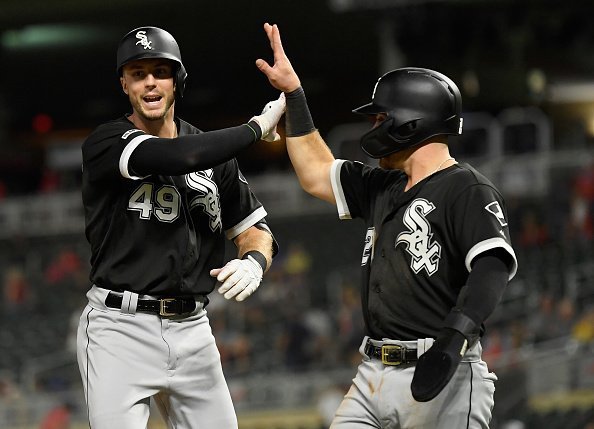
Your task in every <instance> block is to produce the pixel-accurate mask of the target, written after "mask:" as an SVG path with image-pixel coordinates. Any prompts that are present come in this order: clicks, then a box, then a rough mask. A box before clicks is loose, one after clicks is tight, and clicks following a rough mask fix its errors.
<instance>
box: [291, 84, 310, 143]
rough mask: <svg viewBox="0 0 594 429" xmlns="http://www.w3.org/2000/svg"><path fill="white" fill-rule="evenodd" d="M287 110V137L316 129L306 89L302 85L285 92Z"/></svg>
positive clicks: (304, 133)
mask: <svg viewBox="0 0 594 429" xmlns="http://www.w3.org/2000/svg"><path fill="white" fill-rule="evenodd" d="M285 97H286V100H287V111H286V113H285V132H286V135H287V137H299V136H304V135H306V134H309V133H311V132H312V131H315V130H316V127H315V125H314V123H313V119H312V117H311V113H310V112H309V107H308V106H307V99H306V98H305V91H303V88H302V87H301V86H300V87H299V88H297V89H296V90H294V91H291V92H289V93H285Z"/></svg>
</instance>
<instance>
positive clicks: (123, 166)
mask: <svg viewBox="0 0 594 429" xmlns="http://www.w3.org/2000/svg"><path fill="white" fill-rule="evenodd" d="M152 138H155V136H151V135H149V134H142V135H140V136H138V137H134V138H133V139H132V140H130V143H128V144H127V145H126V147H125V148H124V150H123V151H122V155H120V164H119V165H120V173H121V174H122V176H124V177H125V178H126V179H132V180H140V179H143V178H144V177H138V176H132V175H131V174H130V172H129V171H128V162H129V161H130V156H132V152H134V149H136V148H137V147H138V145H139V144H140V143H142V142H143V141H145V140H147V139H152Z"/></svg>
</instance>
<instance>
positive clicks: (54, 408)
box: [0, 0, 594, 429]
mask: <svg viewBox="0 0 594 429" xmlns="http://www.w3.org/2000/svg"><path fill="white" fill-rule="evenodd" d="M593 16H594V3H592V1H591V0H588V1H578V0H539V1H537V0H534V1H529V0H515V1H512V0H433V1H431V0H302V1H289V0H276V1H272V0H253V1H249V2H248V1H235V2H232V1H226V0H221V1H218V2H212V1H200V0H195V1H182V0H168V1H167V2H164V1H157V0H119V1H111V0H85V1H72V0H26V1H23V0H1V1H0V64H1V65H2V70H3V72H2V74H1V76H2V85H1V86H0V288H1V289H0V292H1V293H2V298H1V300H0V309H1V311H0V427H2V428H8V429H17V428H19V429H25V428H26V429H30V428H31V429H32V428H45V429H48V428H54V429H56V428H62V429H63V428H66V427H71V428H79V427H80V428H82V427H87V426H88V424H87V423H86V419H85V406H84V401H83V399H82V389H81V385H80V381H79V374H78V369H77V367H76V360H75V354H74V347H73V341H74V338H73V326H75V324H76V323H77V318H78V315H79V312H80V310H81V308H82V305H83V304H84V302H85V297H84V294H85V292H86V290H87V288H88V287H89V284H88V280H87V274H88V257H89V253H88V249H87V243H86V241H85V238H84V233H83V226H84V220H83V213H82V207H81V201H80V195H79V185H80V145H81V143H82V141H83V139H84V138H85V136H86V135H87V134H88V132H89V131H90V130H91V129H92V128H93V127H95V126H96V125H98V124H99V123H101V122H103V121H104V120H107V119H111V118H115V117H117V116H120V115H121V114H123V113H124V112H126V111H127V101H126V99H125V98H124V97H123V96H122V94H121V93H120V89H119V86H118V82H117V79H116V75H115V50H116V46H117V42H118V41H119V39H120V37H121V36H122V35H123V34H124V33H126V32H127V31H129V30H130V29H132V28H135V27H138V26H141V25H157V26H161V27H164V28H166V29H168V30H169V31H170V32H171V33H172V34H173V35H174V36H175V37H176V38H177V40H178V42H179V44H180V45H181V49H182V55H183V59H184V63H185V65H186V68H187V69H188V72H189V80H188V85H187V89H186V97H185V98H184V99H183V102H182V103H180V104H179V105H178V106H176V113H177V114H178V115H179V116H181V117H183V118H184V119H186V120H188V121H189V122H191V123H193V124H195V125H197V126H198V127H200V128H202V129H204V130H209V129H215V128H220V127H225V126H231V125H235V124H237V123H241V122H244V121H246V120H248V119H249V118H250V117H251V116H253V115H254V114H256V113H259V110H260V109H261V107H262V106H263V104H265V103H266V102H267V101H268V100H269V99H272V98H274V97H276V95H275V92H274V91H273V90H272V89H271V88H270V87H269V85H268V83H267V82H266V80H265V78H264V77H263V76H262V75H261V74H260V72H259V71H258V70H257V69H256V67H255V66H254V61H255V59H257V58H258V57H263V58H269V57H270V55H269V54H270V52H269V47H268V44H267V42H266V39H265V35H264V32H263V30H262V24H263V23H264V22H266V21H269V22H273V23H278V24H279V25H280V28H281V31H282V35H283V40H284V44H285V48H286V50H287V52H288V53H289V56H290V57H291V60H292V62H293V65H294V66H295V68H296V69H297V71H298V72H299V74H300V76H301V78H302V81H303V85H304V87H305V88H306V91H307V94H308V99H309V102H310V107H311V110H312V112H313V115H314V118H315V122H316V125H317V127H318V128H319V129H320V131H321V133H322V135H323V136H324V137H325V138H326V140H327V142H328V144H329V145H330V146H331V148H332V150H333V152H334V153H335V155H336V156H337V157H342V158H350V159H359V160H361V161H366V162H371V160H368V159H365V157H364V155H363V153H362V152H361V151H360V150H359V147H358V143H357V139H358V136H359V135H360V134H361V133H362V132H363V131H364V130H366V129H367V127H368V124H362V123H360V122H357V121H358V120H359V118H357V117H355V115H353V114H351V113H350V111H351V109H352V108H353V107H356V106H358V105H360V104H362V103H364V102H367V101H368V99H369V98H370V96H371V89H372V88H373V85H374V83H375V80H376V79H377V77H378V76H379V75H380V74H382V73H383V72H385V71H387V70H389V69H392V68H396V67H401V66H418V67H428V68H434V69H437V70H439V71H442V72H444V73H446V74H448V75H449V76H451V77H452V78H453V79H454V80H455V81H456V82H458V83H459V86H460V88H461V90H462V93H463V99H464V117H465V121H464V124H465V133H464V135H463V136H461V137H459V138H457V139H456V140H455V141H454V142H453V143H452V145H451V152H452V153H453V154H454V156H455V157H456V158H457V159H458V160H460V161H468V162H470V163H472V164H473V165H475V166H476V167H478V168H479V169H481V170H483V171H484V172H485V173H486V174H487V176H489V177H490V178H491V179H492V180H493V181H494V182H495V183H496V184H497V186H499V188H500V189H501V191H502V192H503V193H504V195H505V197H506V199H507V203H508V210H509V214H510V226H511V228H512V234H513V241H514V245H515V248H516V251H517V254H518V260H519V264H520V265H519V271H518V274H517V276H516V277H515V279H514V280H513V281H512V282H511V283H510V285H509V287H508V289H507V292H506V294H505V296H504V298H503V302H502V303H501V305H500V306H499V308H498V309H497V310H496V312H495V313H494V314H493V315H492V317H491V318H490V319H489V320H488V323H487V334H486V336H485V338H484V339H483V346H484V349H485V354H484V358H485V360H487V361H488V363H489V365H490V366H491V368H492V369H493V370H494V371H495V372H496V373H497V375H498V377H499V382H498V384H497V386H496V387H497V391H496V406H495V410H494V418H493V422H492V428H494V429H521V428H524V429H533V428H534V429H536V428H539V429H540V428H547V429H556V428H563V429H586V428H587V429H592V428H593V427H594V241H593V240H594V217H593V212H594V26H593V25H592V17H593ZM281 132H282V130H281ZM239 161H240V165H241V168H242V170H243V172H244V174H245V175H246V177H247V178H248V180H249V181H250V184H251V185H252V188H253V189H254V190H255V192H256V193H257V195H258V196H259V197H260V199H261V200H262V201H263V202H264V204H265V206H266V208H267V209H268V211H269V213H270V218H269V221H270V224H271V226H272V227H273V230H274V232H275V235H276V237H277V239H278V241H279V242H280V246H281V252H280V254H279V256H278V258H277V259H276V262H275V264H274V266H273V268H272V269H271V271H270V272H269V274H268V275H267V276H266V277H265V281H264V284H263V287H262V288H261V289H260V290H259V291H258V293H257V294H256V295H254V296H253V297H251V298H250V300H249V302H247V303H244V304H237V303H231V302H222V301H221V300H220V299H217V298H218V295H217V296H215V294H213V296H212V298H213V302H212V303H211V304H210V306H209V314H210V318H211V321H212V325H213V330H214V331H215V335H216V337H217V341H218V345H219V347H220V350H221V355H222V359H223V365H224V369H225V372H226V375H227V379H228V382H229V384H230V387H231V390H232V392H233V396H234V400H235V404H236V407H237V411H238V414H239V419H240V427H241V428H244V429H321V428H324V427H327V426H328V423H327V422H328V418H329V417H328V416H331V415H332V413H333V411H334V409H335V408H336V406H337V401H339V400H340V398H341V397H342V395H343V393H344V391H345V389H346V387H347V386H348V385H349V384H350V380H351V378H352V377H353V376H354V374H355V368H356V365H357V361H358V359H359V357H358V355H357V347H358V343H359V341H360V339H361V315H360V309H359V301H358V300H359V292H358V289H357V288H358V270H357V266H358V261H359V258H360V252H361V250H362V245H361V243H362V239H363V233H364V232H363V230H362V225H361V224H359V223H358V222H357V221H351V222H339V221H338V219H337V216H336V214H335V212H334V209H333V207H331V206H329V205H327V204H325V203H322V202H318V201H316V200H313V199H312V198H310V197H309V196H307V195H306V194H305V193H303V192H302V191H301V190H300V188H299V186H298V184H297V182H296V180H295V177H294V175H293V174H292V171H291V169H290V163H289V161H288V158H287V156H286V153H285V148H284V144H283V142H281V143H277V144H272V143H268V144H267V143H259V144H258V145H257V146H256V147H254V148H252V149H250V150H249V151H246V152H245V153H242V154H241V155H240V156H239ZM139 358H140V359H141V358H142V357H141V356H139ZM61 420H62V421H69V423H68V424H69V426H68V425H62V426H60V425H59V422H60V421H61ZM150 427H151V428H161V427H163V423H162V421H161V420H160V417H159V416H158V415H157V414H156V413H155V414H154V417H153V418H152V419H151V426H150Z"/></svg>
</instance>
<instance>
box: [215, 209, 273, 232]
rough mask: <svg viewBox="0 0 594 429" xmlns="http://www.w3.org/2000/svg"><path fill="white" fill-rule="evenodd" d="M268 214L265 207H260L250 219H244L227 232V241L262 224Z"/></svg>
mask: <svg viewBox="0 0 594 429" xmlns="http://www.w3.org/2000/svg"><path fill="white" fill-rule="evenodd" d="M267 214H268V213H266V210H265V209H264V207H258V208H257V209H256V210H254V211H253V212H252V213H251V214H250V215H249V216H248V217H246V218H244V219H243V220H242V221H241V222H239V223H238V224H237V225H235V226H233V227H231V228H229V229H228V230H226V231H225V236H226V237H227V239H229V240H232V239H233V238H235V237H237V236H238V235H239V234H241V233H242V232H243V231H245V230H246V229H248V228H249V227H252V226H254V225H255V224H257V223H258V222H260V221H261V220H262V219H264V218H265V217H266V215H267Z"/></svg>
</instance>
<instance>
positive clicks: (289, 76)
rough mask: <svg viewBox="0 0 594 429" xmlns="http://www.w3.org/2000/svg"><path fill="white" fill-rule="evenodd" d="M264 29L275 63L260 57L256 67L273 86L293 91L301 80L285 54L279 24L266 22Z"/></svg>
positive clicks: (299, 84)
mask: <svg viewBox="0 0 594 429" xmlns="http://www.w3.org/2000/svg"><path fill="white" fill-rule="evenodd" d="M264 31H265V32H266V35H267V36H268V40H269V41H270V47H271V48H272V53H273V55H274V64H273V65H272V66H270V64H268V63H267V62H266V61H265V60H263V59H261V58H259V59H257V60H256V67H258V69H260V71H261V72H262V73H264V74H265V75H266V77H267V78H268V80H269V81H270V84H271V85H272V86H273V87H275V88H276V89H278V90H280V91H283V92H292V91H294V90H296V89H297V88H299V87H300V86H301V82H300V81H299V76H297V73H295V70H293V66H292V65H291V62H290V61H289V58H287V55H286V54H285V50H284V49H283V44H282V42H281V37H280V32H279V29H278V26H277V25H276V24H274V25H270V24H268V23H266V24H264Z"/></svg>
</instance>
